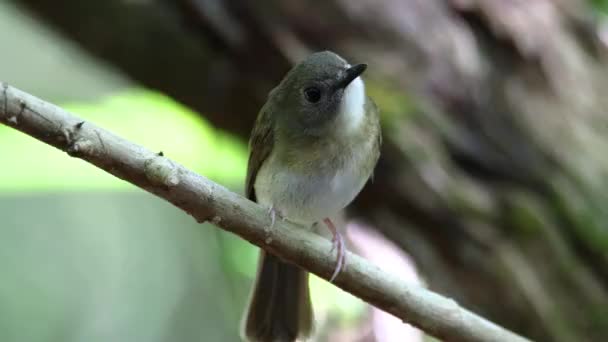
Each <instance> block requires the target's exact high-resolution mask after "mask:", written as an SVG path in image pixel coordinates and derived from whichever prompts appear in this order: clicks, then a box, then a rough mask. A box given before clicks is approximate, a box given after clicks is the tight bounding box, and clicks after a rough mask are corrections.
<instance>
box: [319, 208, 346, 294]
mask: <svg viewBox="0 0 608 342" xmlns="http://www.w3.org/2000/svg"><path fill="white" fill-rule="evenodd" d="M323 223H325V225H326V226H327V228H329V230H330V231H331V234H332V235H333V238H332V239H331V242H332V246H331V250H330V253H331V252H333V251H334V249H336V253H337V255H336V259H337V260H336V261H337V263H336V269H335V270H334V273H333V274H332V275H331V278H329V282H330V283H331V282H333V281H334V279H336V277H337V276H338V274H339V273H340V271H341V270H342V267H344V262H345V258H346V254H345V248H344V238H343V237H342V234H340V232H339V231H338V230H337V229H336V226H334V223H333V222H331V220H330V219H329V218H325V219H323Z"/></svg>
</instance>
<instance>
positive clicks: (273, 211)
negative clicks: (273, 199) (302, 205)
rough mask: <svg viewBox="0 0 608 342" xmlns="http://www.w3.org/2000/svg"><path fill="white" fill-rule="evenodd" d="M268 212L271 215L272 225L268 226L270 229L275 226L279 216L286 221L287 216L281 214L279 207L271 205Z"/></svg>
mask: <svg viewBox="0 0 608 342" xmlns="http://www.w3.org/2000/svg"><path fill="white" fill-rule="evenodd" d="M268 214H269V215H270V227H269V228H268V229H269V230H270V229H272V228H274V224H275V222H276V219H277V216H278V217H279V219H281V221H285V217H284V216H283V215H282V214H281V212H280V211H279V209H277V208H275V207H274V205H271V206H270V208H268Z"/></svg>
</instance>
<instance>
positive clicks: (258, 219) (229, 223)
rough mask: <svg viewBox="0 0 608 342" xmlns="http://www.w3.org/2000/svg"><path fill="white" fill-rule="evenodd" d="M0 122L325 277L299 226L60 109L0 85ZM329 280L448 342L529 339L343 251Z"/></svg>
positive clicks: (323, 259)
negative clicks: (272, 223)
mask: <svg viewBox="0 0 608 342" xmlns="http://www.w3.org/2000/svg"><path fill="white" fill-rule="evenodd" d="M0 122H1V123H3V124H5V125H8V126H10V127H13V128H15V129H18V130H20V131H22V132H24V133H26V134H29V135H31V136H32V137H34V138H36V139H39V140H41V141H44V142H45V143H47V144H49V145H52V146H54V147H56V148H58V149H60V150H62V151H65V152H67V153H68V154H69V155H70V156H72V157H77V158H80V159H83V160H86V161H88V162H89V163H91V164H93V165H96V166H97V167H99V168H101V169H103V170H105V171H106V172H109V173H111V174H113V175H114V176H116V177H118V178H120V179H123V180H125V181H127V182H129V183H132V184H134V185H136V186H138V187H140V188H142V189H145V190H147V191H149V192H151V193H153V194H155V195H157V196H159V197H161V198H164V199H165V200H167V201H169V202H171V203H173V204H174V205H175V206H177V207H178V208H180V209H182V210H184V211H185V212H186V213H188V214H190V215H192V216H193V217H194V218H195V219H196V220H197V221H198V222H201V223H202V222H204V221H211V222H212V223H213V224H215V225H217V226H219V227H221V228H223V229H225V230H227V231H229V232H232V233H234V234H237V235H239V236H240V237H242V238H244V239H246V240H248V241H250V242H251V243H253V244H255V245H257V246H259V247H260V248H263V249H265V250H267V251H269V252H270V253H272V254H275V255H277V256H279V257H281V258H282V259H284V260H287V261H289V262H292V263H294V264H296V265H298V266H300V267H302V268H303V269H306V270H307V271H309V272H311V273H314V274H316V275H318V276H320V277H323V278H325V279H328V278H329V277H330V276H331V274H332V271H333V269H334V266H335V265H334V261H335V258H334V257H333V256H332V255H331V253H330V252H329V251H330V247H331V245H330V243H329V241H327V240H325V239H324V238H322V237H320V236H318V235H316V234H314V233H311V232H309V231H307V230H305V229H301V228H299V227H298V226H297V225H295V224H292V223H289V222H282V221H279V222H277V223H276V225H275V227H274V228H273V229H269V228H268V227H269V226H270V218H269V216H268V215H267V213H266V210H265V209H264V208H262V207H261V206H258V205H256V204H255V203H253V202H251V201H249V200H247V199H245V198H244V197H242V196H239V195H237V194H235V193H233V192H231V191H229V190H228V189H226V188H225V187H223V186H221V185H219V184H216V183H214V182H211V181H210V180H208V179H206V178H203V177H201V176H199V175H197V174H195V173H194V172H192V171H190V170H188V169H186V168H185V167H183V166H181V165H179V164H177V163H176V162H174V161H171V160H170V159H167V158H165V157H164V156H163V155H162V153H159V154H157V153H153V152H151V151H149V150H147V149H145V148H144V147H141V146H138V145H135V144H133V143H131V142H129V141H127V140H125V139H123V138H121V137H118V136H116V135H114V134H112V133H110V132H108V131H106V130H104V129H102V128H100V127H98V126H96V125H94V124H92V123H89V122H84V121H83V120H81V119H79V118H77V117H75V116H73V115H71V114H70V113H68V112H66V111H64V110H62V109H61V108H59V107H57V106H55V105H53V104H50V103H47V102H45V101H43V100H41V99H38V98H36V97H34V96H31V95H29V94H27V93H24V92H22V91H20V90H18V89H15V88H13V87H10V86H9V85H7V84H5V83H2V84H0ZM346 260H347V263H346V265H345V267H344V269H343V271H342V273H340V274H339V275H338V277H337V279H336V280H335V284H336V285H337V286H339V287H340V288H342V289H343V290H345V291H347V292H349V293H351V294H353V295H355V296H357V297H359V298H361V299H363V300H365V301H367V302H369V303H370V304H372V305H374V306H376V307H378V308H380V309H382V310H385V311H387V312H389V313H391V314H393V315H395V316H397V317H399V318H400V319H402V320H403V321H406V322H408V323H410V324H413V325H415V326H416V327H418V328H420V329H422V330H424V331H425V332H427V333H428V334H430V335H433V336H436V337H438V338H442V339H446V340H450V341H528V340H527V339H525V338H523V337H520V336H518V335H516V334H514V333H512V332H510V331H508V330H505V329H503V328H501V327H499V326H497V325H495V324H494V323H492V322H490V321H488V320H486V319H484V318H482V317H480V316H477V315H476V314H474V313H472V312H470V311H467V310H466V309H464V308H462V307H460V306H459V305H458V304H457V303H456V302H455V301H453V300H451V299H448V298H445V297H442V296H440V295H438V294H436V293H433V292H431V291H429V290H427V289H425V288H422V287H419V286H415V285H410V284H407V283H404V282H403V281H402V280H400V279H399V278H398V277H396V276H394V275H392V274H389V273H386V272H384V271H382V270H380V269H379V268H378V267H376V266H374V265H372V264H371V263H369V262H368V261H366V260H365V259H363V258H361V257H359V256H357V255H355V254H352V253H348V255H347V257H346Z"/></svg>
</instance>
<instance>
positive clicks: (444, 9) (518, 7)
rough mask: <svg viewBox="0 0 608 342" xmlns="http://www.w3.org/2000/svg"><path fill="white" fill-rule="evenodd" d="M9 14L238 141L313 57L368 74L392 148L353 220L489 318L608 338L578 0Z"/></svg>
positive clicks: (598, 168) (390, 1) (92, 5)
mask: <svg viewBox="0 0 608 342" xmlns="http://www.w3.org/2000/svg"><path fill="white" fill-rule="evenodd" d="M14 2H16V3H18V4H20V5H22V6H23V7H24V8H27V9H28V10H30V11H32V12H33V13H35V14H36V15H38V16H39V17H40V18H42V19H43V20H44V21H46V22H48V23H49V24H51V25H52V26H53V27H55V28H57V30H59V31H60V32H61V33H63V34H64V35H65V36H66V37H68V38H70V39H72V40H74V41H76V42H77V43H78V44H80V46H82V47H83V48H84V49H86V50H87V51H89V52H90V53H91V54H93V55H95V56H97V57H99V58H101V59H103V60H104V61H106V62H108V63H110V64H112V65H114V66H116V67H117V68H119V69H120V70H122V71H123V72H124V73H125V74H127V75H129V76H130V77H132V78H133V79H135V80H137V81H139V82H141V83H142V84H144V85H146V86H149V87H152V88H156V89H159V90H161V91H163V92H165V93H167V94H169V95H171V96H173V97H174V98H176V99H178V100H179V101H181V102H183V103H185V104H186V105H188V106H190V107H192V108H194V109H196V110H198V111H200V112H201V113H204V114H203V115H204V116H205V117H206V118H207V119H209V120H210V121H211V122H213V123H214V124H215V125H217V126H218V127H220V128H223V129H227V130H230V131H232V132H235V133H237V134H239V135H241V136H243V137H246V136H247V135H248V133H249V130H250V128H251V126H252V123H253V120H254V118H255V116H256V115H257V110H258V109H259V107H260V106H261V104H262V103H263V101H264V99H265V96H266V94H267V92H268V91H269V90H270V89H271V87H272V86H273V85H274V84H276V83H277V82H278V81H279V80H280V78H281V77H282V76H283V74H284V73H285V72H286V71H287V70H288V69H289V67H290V65H291V64H292V63H293V62H294V61H296V60H298V59H299V58H301V57H302V56H304V55H306V54H307V53H309V52H310V51H314V50H321V49H331V50H334V51H336V52H338V53H340V54H342V55H344V56H345V57H347V58H348V59H350V60H352V61H354V62H358V61H365V62H367V63H368V64H369V65H370V68H369V70H368V79H367V85H368V88H369V91H370V92H371V95H372V96H373V97H374V98H375V100H376V101H377V102H378V104H379V106H380V108H381V109H382V110H383V117H382V119H383V126H384V133H385V141H386V143H385V146H384V151H383V156H382V158H381V161H380V164H379V166H378V168H377V171H376V174H375V181H374V183H373V184H370V185H369V186H368V187H367V188H366V190H365V191H364V193H363V194H362V195H361V196H360V198H359V199H358V201H357V202H356V203H355V205H354V206H353V208H352V211H351V214H352V215H353V216H357V217H360V218H363V219H365V220H367V221H368V222H370V223H372V224H374V225H375V226H376V227H377V228H378V229H379V230H381V231H382V232H383V233H384V234H385V235H386V236H388V237H390V238H391V239H393V240H394V241H396V242H397V243H399V244H400V245H401V246H402V247H403V248H404V249H405V250H406V251H407V252H408V253H410V254H411V255H412V256H413V257H414V258H415V260H416V262H417V263H418V265H419V267H420V269H421V270H422V271H423V273H424V274H425V276H426V278H427V280H428V283H429V284H430V287H431V288H432V289H434V290H437V291H439V292H441V293H444V294H446V295H448V296H451V297H454V298H455V299H456V300H457V301H459V302H461V303H462V304H464V305H465V306H468V307H472V308H474V310H475V311H477V312H478V313H480V314H482V315H484V316H485V317H488V318H490V319H492V320H495V321H497V322H499V323H501V324H504V325H505V326H507V327H509V328H511V329H514V330H515V331H517V332H520V333H522V334H524V335H526V336H529V337H531V338H534V339H538V340H542V341H601V340H604V339H605V338H606V336H608V228H607V224H608V211H607V210H605V208H604V206H605V199H606V197H605V194H604V193H605V191H606V189H607V186H608V184H607V182H608V157H606V155H605V153H606V152H605V151H606V150H607V147H608V146H607V145H608V131H607V130H606V127H607V120H606V112H607V111H608V103H607V101H608V96H606V92H607V90H606V89H608V88H607V84H606V83H608V72H607V68H606V66H607V60H606V49H605V46H604V45H602V42H601V41H600V39H598V38H599V35H598V27H597V24H596V23H595V22H594V20H593V15H592V12H591V9H590V8H589V7H588V3H587V2H584V1H582V0H570V1H566V0H513V1H505V0H449V1H448V0H443V1H440V0H360V1H350V0H330V1H323V2H321V1H303V0H285V1H278V0H270V1H265V2H253V1H244V0H223V1H219V0H218V1H208V0H181V1H160V0H156V1H152V0H150V1H130V2H126V1H119V0H107V1H96V2H81V1H76V0H57V1H54V2H40V1H33V0H14Z"/></svg>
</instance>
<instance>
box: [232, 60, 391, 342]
mask: <svg viewBox="0 0 608 342" xmlns="http://www.w3.org/2000/svg"><path fill="white" fill-rule="evenodd" d="M366 67H367V66H366V65H365V64H357V65H355V66H351V65H350V64H348V63H347V62H346V61H345V60H344V59H343V58H341V57H340V56H338V55H337V54H335V53H333V52H329V51H324V52H318V53H314V54H312V55H310V56H309V57H308V58H306V59H305V60H304V61H302V62H301V63H299V64H298V65H296V66H295V67H294V68H293V69H291V70H290V71H289V73H288V74H287V75H286V76H285V78H284V79H283V81H282V82H281V83H280V84H279V85H278V86H277V87H276V88H275V89H273V90H272V91H271V92H270V94H269V96H268V100H267V102H266V104H264V106H263V107H262V109H261V110H260V113H259V115H258V118H257V120H256V123H255V126H254V127H253V131H252V133H251V138H250V141H249V145H250V154H249V165H248V169H247V180H246V184H245V192H246V194H247V197H248V198H249V199H251V200H253V201H256V202H258V203H260V204H262V205H264V206H266V207H268V208H269V212H270V213H271V215H272V218H273V222H274V217H275V215H276V214H278V215H279V216H281V217H283V218H285V219H287V220H290V221H293V222H295V223H298V224H301V225H303V226H305V227H307V228H309V227H312V225H313V224H315V223H317V222H321V221H323V222H325V223H326V224H327V225H328V227H329V228H330V230H332V233H333V234H334V240H333V241H334V244H335V245H336V246H337V247H338V265H337V267H336V272H335V273H334V275H333V276H332V280H333V278H334V277H335V276H336V275H337V274H338V272H339V271H340V269H341V267H342V263H343V261H344V251H343V243H342V237H341V236H340V234H339V233H338V232H337V231H336V230H335V227H333V224H332V223H331V221H330V220H329V217H331V216H333V215H335V214H336V213H338V212H339V211H340V210H342V209H344V207H346V206H347V205H348V204H349V203H350V202H351V201H352V200H353V199H354V198H355V197H356V196H357V194H358V193H359V192H360V191H361V189H362V188H363V186H364V185H365V183H366V182H367V180H368V179H369V178H370V176H371V174H372V171H373V169H374V167H375V165H376V162H377V161H378V157H379V155H380V144H381V140H382V139H381V133H380V124H379V118H378V110H377V108H376V106H375V104H374V103H373V101H372V100H371V99H370V98H369V97H367V96H366V94H365V85H364V83H363V80H362V79H361V78H360V77H359V76H360V75H361V74H362V73H363V72H364V71H365V69H366ZM313 320H314V319H313V313H312V306H311V303H310V296H309V290H308V273H306V272H305V271H303V270H301V269H299V268H298V267H296V266H294V265H290V264H287V263H285V262H283V261H281V260H280V259H278V258H277V257H275V256H273V255H270V254H267V253H266V252H264V251H261V252H260V260H259V265H258V274H257V279H256V283H255V286H254V288H253V291H252V294H251V298H250V302H249V306H248V308H247V310H246V312H245V316H244V318H243V338H244V339H246V340H249V341H255V342H291V341H295V340H296V339H297V338H305V337H307V336H309V335H310V334H311V333H312V330H313Z"/></svg>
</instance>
